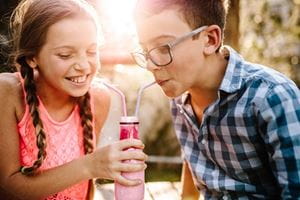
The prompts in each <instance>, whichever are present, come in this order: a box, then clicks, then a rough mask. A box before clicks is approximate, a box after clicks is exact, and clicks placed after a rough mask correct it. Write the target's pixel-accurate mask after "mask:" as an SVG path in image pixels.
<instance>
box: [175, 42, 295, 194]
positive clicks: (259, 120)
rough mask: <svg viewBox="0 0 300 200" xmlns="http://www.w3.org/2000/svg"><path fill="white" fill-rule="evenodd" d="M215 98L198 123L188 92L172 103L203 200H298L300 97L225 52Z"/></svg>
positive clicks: (280, 79)
mask: <svg viewBox="0 0 300 200" xmlns="http://www.w3.org/2000/svg"><path fill="white" fill-rule="evenodd" d="M226 48H227V49H228V50H229V62H228V66H227V69H226V72H225V76H224V79H223V80H222V83H221V85H220V88H219V91H218V99H217V100H216V101H215V102H213V103H212V104H210V105H209V106H208V107H207V108H206V109H205V111H204V113H203V118H202V121H201V124H199V123H198V121H197V119H196V117H195V114H194V112H193V109H192V107H191V104H190V95H189V94H188V93H185V94H183V95H181V96H180V97H177V98H175V99H172V100H171V109H172V116H173V121H174V125H175V131H176V135H177V137H178V139H179V142H180V144H181V147H182V150H183V154H184V159H185V160H187V161H188V164H189V167H190V169H191V171H192V174H193V178H194V182H195V184H196V185H197V187H198V188H199V189H200V191H201V193H203V195H204V197H205V199H222V198H223V199H300V92H299V90H298V88H297V86H296V85H295V84H294V83H293V82H292V81H291V80H289V79H288V78H286V77H285V76H283V75H282V74H280V73H279V72H276V71H274V70H272V69H270V68H267V67H264V66H261V65H258V64H253V63H249V62H246V61H245V60H243V58H242V57H241V56H240V55H239V54H237V53H236V52H235V51H234V50H233V49H231V48H230V47H226Z"/></svg>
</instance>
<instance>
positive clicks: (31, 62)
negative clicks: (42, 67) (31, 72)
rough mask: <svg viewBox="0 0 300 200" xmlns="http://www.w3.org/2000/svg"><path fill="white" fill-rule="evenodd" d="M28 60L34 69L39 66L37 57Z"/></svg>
mask: <svg viewBox="0 0 300 200" xmlns="http://www.w3.org/2000/svg"><path fill="white" fill-rule="evenodd" d="M26 62H27V64H28V65H29V66H30V67H31V68H32V69H34V68H36V67H37V66H38V65H37V61H36V58H35V57H30V58H26Z"/></svg>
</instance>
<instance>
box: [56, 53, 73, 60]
mask: <svg viewBox="0 0 300 200" xmlns="http://www.w3.org/2000/svg"><path fill="white" fill-rule="evenodd" d="M58 56H59V57H60V58H62V59H67V58H70V57H71V54H58Z"/></svg>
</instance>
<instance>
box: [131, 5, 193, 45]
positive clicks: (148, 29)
mask: <svg viewBox="0 0 300 200" xmlns="http://www.w3.org/2000/svg"><path fill="white" fill-rule="evenodd" d="M136 25H137V32H138V36H139V40H140V42H141V43H148V42H150V40H153V39H155V38H158V37H161V36H162V35H166V36H168V35H169V36H170V37H176V36H179V35H181V34H182V33H186V32H188V31H190V30H191V28H190V26H189V25H188V23H187V22H186V21H185V20H184V19H183V18H182V16H181V14H180V13H179V12H178V10H176V9H168V10H163V11H162V12H160V13H157V14H152V15H143V14H142V13H141V14H140V15H139V16H138V17H137V18H136Z"/></svg>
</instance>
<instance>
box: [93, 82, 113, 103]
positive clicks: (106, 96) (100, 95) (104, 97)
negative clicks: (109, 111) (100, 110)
mask: <svg viewBox="0 0 300 200" xmlns="http://www.w3.org/2000/svg"><path fill="white" fill-rule="evenodd" d="M90 93H91V96H92V98H93V100H94V104H95V106H101V107H103V106H104V107H109V105H110V90H109V89H108V88H107V87H106V86H105V85H104V84H103V82H102V81H101V80H100V81H99V80H97V81H96V82H93V83H92V86H91V88H90Z"/></svg>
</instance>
